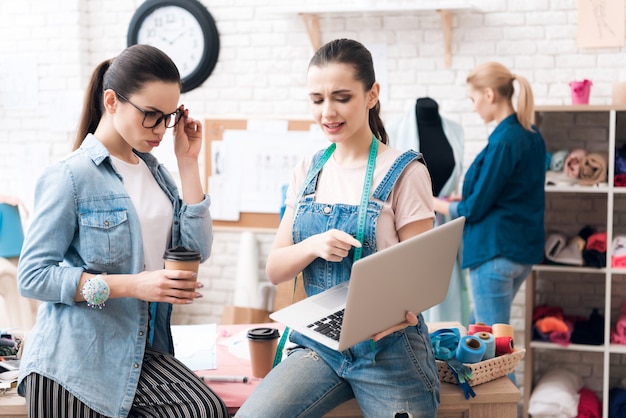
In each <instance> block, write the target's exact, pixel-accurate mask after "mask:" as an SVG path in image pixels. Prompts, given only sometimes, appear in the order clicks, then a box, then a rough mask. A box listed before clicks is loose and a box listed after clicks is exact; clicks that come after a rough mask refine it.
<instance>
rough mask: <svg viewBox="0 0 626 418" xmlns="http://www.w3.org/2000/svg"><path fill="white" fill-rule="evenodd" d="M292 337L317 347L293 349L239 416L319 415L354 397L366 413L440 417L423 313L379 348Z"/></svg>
mask: <svg viewBox="0 0 626 418" xmlns="http://www.w3.org/2000/svg"><path fill="white" fill-rule="evenodd" d="M292 337H293V338H292V340H294V342H296V343H299V342H300V341H302V342H305V341H306V343H307V345H308V346H309V347H312V346H314V347H315V349H312V348H306V347H303V346H298V347H296V348H295V349H292V350H291V351H290V353H289V355H288V356H287V358H286V359H284V360H283V361H282V362H281V363H279V364H278V365H277V366H276V367H274V369H272V371H271V372H270V373H269V374H268V375H267V376H266V377H265V378H264V379H263V380H262V381H261V383H260V384H259V386H258V387H257V388H256V389H255V391H254V392H253V393H252V395H251V396H250V397H249V398H248V399H247V400H246V402H245V403H244V404H243V406H242V407H241V408H240V409H239V411H238V412H237V415H236V417H240V418H266V417H267V418H295V417H311V418H312V417H321V416H324V414H326V413H327V412H329V411H330V410H331V409H333V408H334V407H335V406H338V405H340V404H341V403H343V402H345V401H347V400H349V399H352V398H354V397H356V399H357V401H358V403H359V406H360V408H361V411H362V412H363V416H364V417H372V418H387V417H388V418H393V417H396V416H402V417H409V418H434V417H436V416H437V407H438V405H439V375H438V373H437V368H436V367H435V361H434V358H433V354H432V348H431V342H430V336H429V334H428V328H427V326H426V324H425V323H424V322H423V320H422V317H421V315H420V324H419V325H418V326H416V327H409V328H406V329H405V330H404V331H399V332H395V333H393V334H391V335H389V336H388V337H385V338H384V339H382V340H381V341H379V342H378V343H376V349H375V350H373V349H372V346H371V344H370V342H369V341H365V342H363V343H360V344H357V345H356V346H354V347H352V348H351V349H349V350H346V351H343V352H338V351H334V350H331V349H328V348H326V347H323V346H320V345H318V344H316V343H313V342H312V341H311V340H309V339H308V338H306V337H303V336H302V335H300V334H297V333H294V334H292ZM374 354H375V358H374ZM403 414H406V415H403Z"/></svg>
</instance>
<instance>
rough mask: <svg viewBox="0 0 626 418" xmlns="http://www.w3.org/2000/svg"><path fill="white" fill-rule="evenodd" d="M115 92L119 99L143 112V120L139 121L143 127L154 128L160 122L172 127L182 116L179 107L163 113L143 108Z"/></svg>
mask: <svg viewBox="0 0 626 418" xmlns="http://www.w3.org/2000/svg"><path fill="white" fill-rule="evenodd" d="M115 94H117V96H118V97H119V98H120V99H122V100H123V101H125V102H127V103H130V104H131V105H132V106H133V107H134V108H135V109H137V110H138V111H140V112H141V113H143V121H141V125H142V126H143V127H144V128H148V129H153V128H156V127H157V126H159V125H160V124H161V122H165V127H166V128H173V127H174V126H176V124H177V123H178V122H179V121H180V119H181V118H182V116H183V111H182V110H180V109H176V112H173V113H163V112H161V111H158V110H144V109H142V108H140V107H139V106H137V105H136V104H135V103H133V102H131V101H130V100H128V99H127V98H126V97H124V96H123V95H121V94H119V93H118V92H115Z"/></svg>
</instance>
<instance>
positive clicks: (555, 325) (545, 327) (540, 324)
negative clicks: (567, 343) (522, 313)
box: [535, 316, 567, 333]
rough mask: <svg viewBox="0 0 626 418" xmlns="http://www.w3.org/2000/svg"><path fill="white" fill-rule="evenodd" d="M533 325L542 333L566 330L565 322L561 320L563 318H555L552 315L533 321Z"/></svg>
mask: <svg viewBox="0 0 626 418" xmlns="http://www.w3.org/2000/svg"><path fill="white" fill-rule="evenodd" d="M535 326H536V327H537V329H538V330H539V331H541V332H543V333H550V332H554V331H558V332H567V324H566V323H565V322H564V321H563V319H560V318H555V317H553V316H547V317H545V318H541V319H540V320H538V321H537V322H536V323H535Z"/></svg>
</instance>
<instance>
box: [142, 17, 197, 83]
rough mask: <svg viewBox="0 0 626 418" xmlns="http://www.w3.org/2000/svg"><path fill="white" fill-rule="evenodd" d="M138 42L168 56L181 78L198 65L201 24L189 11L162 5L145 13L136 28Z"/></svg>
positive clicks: (190, 72) (188, 74) (187, 75)
mask: <svg viewBox="0 0 626 418" xmlns="http://www.w3.org/2000/svg"><path fill="white" fill-rule="evenodd" d="M137 42H138V43H141V44H148V45H152V46H154V47H157V48H159V49H160V50H162V51H163V52H165V53H166V54H167V55H169V56H170V58H172V60H173V61H174V63H175V64H176V66H177V67H178V71H179V72H180V76H181V78H182V79H185V78H187V77H189V76H190V75H191V74H192V73H193V72H194V70H196V69H197V68H198V67H199V66H200V64H201V62H202V58H203V55H204V50H205V36H204V32H203V31H202V27H201V26H200V23H199V22H198V20H197V19H196V18H195V17H194V16H193V15H192V14H191V13H190V12H189V11H188V10H186V9H183V8H182V7H178V6H163V7H160V8H157V9H155V10H154V11H152V12H151V13H150V14H148V15H147V16H146V17H145V18H144V19H143V21H142V22H141V24H140V26H139V31H138V32H137Z"/></svg>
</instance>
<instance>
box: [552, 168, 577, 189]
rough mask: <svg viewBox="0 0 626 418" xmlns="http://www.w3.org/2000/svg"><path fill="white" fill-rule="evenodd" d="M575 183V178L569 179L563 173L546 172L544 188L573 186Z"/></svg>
mask: <svg viewBox="0 0 626 418" xmlns="http://www.w3.org/2000/svg"><path fill="white" fill-rule="evenodd" d="M576 183H577V180H576V179H575V178H571V177H569V176H568V175H567V174H565V173H564V172H563V171H547V172H546V183H545V184H546V186H573V185H575V184H576Z"/></svg>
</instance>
